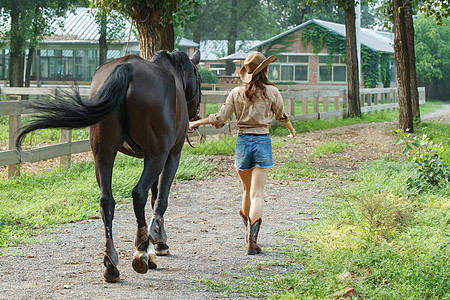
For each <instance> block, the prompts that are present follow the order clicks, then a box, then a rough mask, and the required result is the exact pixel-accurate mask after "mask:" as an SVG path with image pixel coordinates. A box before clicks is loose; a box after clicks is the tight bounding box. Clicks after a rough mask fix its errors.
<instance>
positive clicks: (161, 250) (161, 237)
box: [152, 182, 170, 256]
mask: <svg viewBox="0 0 450 300" xmlns="http://www.w3.org/2000/svg"><path fill="white" fill-rule="evenodd" d="M157 197H158V183H157V182H155V183H154V184H153V185H152V209H154V208H155V201H156V198H157ZM155 242H156V244H155V252H156V255H158V256H167V255H170V253H169V246H167V234H166V230H165V228H164V217H161V221H160V226H159V230H158V234H157V238H156V241H155Z"/></svg>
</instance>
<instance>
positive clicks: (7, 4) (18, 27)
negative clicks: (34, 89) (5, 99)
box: [0, 0, 71, 86]
mask: <svg viewBox="0 0 450 300" xmlns="http://www.w3.org/2000/svg"><path fill="white" fill-rule="evenodd" d="M70 3H71V1H65V0H14V1H13V0H0V8H2V11H1V13H2V18H3V20H4V21H5V22H10V25H11V26H10V30H9V32H7V33H6V37H7V39H8V41H9V49H10V60H9V84H10V86H23V83H24V68H25V67H24V64H25V49H26V48H27V47H29V55H28V67H27V74H28V79H27V84H29V76H30V75H29V74H30V70H31V63H32V58H33V53H34V49H35V47H36V45H37V43H38V42H39V40H40V39H42V37H43V36H44V35H45V34H48V33H49V32H51V27H50V26H51V23H52V21H53V20H54V19H55V18H56V17H58V16H61V15H63V14H64V12H65V10H66V8H67V7H68V5H70Z"/></svg>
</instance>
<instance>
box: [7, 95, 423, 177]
mask: <svg viewBox="0 0 450 300" xmlns="http://www.w3.org/2000/svg"><path fill="white" fill-rule="evenodd" d="M58 91H59V89H56V88H11V87H4V88H1V90H0V97H1V98H3V99H5V100H7V101H0V115H1V116H9V145H8V149H9V150H6V151H2V152H0V166H8V177H9V178H10V177H13V176H16V175H18V174H19V168H20V163H25V162H37V161H41V160H47V159H51V158H56V157H59V158H60V163H61V164H62V165H64V164H67V163H68V162H70V156H71V155H72V154H76V153H82V152H87V151H90V146H89V141H88V140H82V141H72V131H71V130H66V129H61V132H60V143H59V144H56V145H50V146H45V147H41V148H36V149H30V150H23V151H21V152H18V151H17V150H16V149H15V144H14V143H15V140H16V137H17V134H18V131H19V128H20V120H21V116H23V115H26V114H31V113H34V111H33V110H31V109H29V108H27V107H26V105H25V104H26V102H27V101H33V100H21V98H22V97H23V96H26V97H29V98H30V99H32V98H36V97H42V96H49V95H52V96H54V95H56V94H57V93H58ZM360 93H361V102H360V103H361V112H362V113H370V112H375V111H381V110H391V109H396V108H397V107H398V99H397V89H396V88H376V89H361V90H360ZM80 94H81V96H83V97H88V94H89V89H88V88H81V89H80ZM281 94H282V96H283V99H284V101H285V107H286V108H285V109H286V112H287V113H288V114H289V115H290V119H291V121H309V120H319V119H329V118H339V117H340V116H344V115H346V114H347V111H348V108H347V93H346V90H345V89H341V90H338V89H324V90H299V91H295V90H288V91H284V92H281ZM227 95H228V91H203V96H202V103H201V105H200V115H201V116H202V117H204V116H205V114H206V105H207V104H211V103H213V104H217V107H218V108H219V107H220V106H221V105H222V104H223V103H225V100H226V97H227ZM419 102H420V104H424V103H425V88H419ZM274 123H276V121H274ZM235 130H236V122H235V120H233V119H231V120H230V122H229V123H228V124H227V125H226V126H224V127H222V128H220V129H216V128H214V127H212V126H202V128H200V131H201V133H202V134H204V135H214V134H223V133H231V132H233V131H235Z"/></svg>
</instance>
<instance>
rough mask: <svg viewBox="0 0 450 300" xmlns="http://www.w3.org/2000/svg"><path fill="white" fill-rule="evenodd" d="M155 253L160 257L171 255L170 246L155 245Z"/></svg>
mask: <svg viewBox="0 0 450 300" xmlns="http://www.w3.org/2000/svg"><path fill="white" fill-rule="evenodd" d="M155 252H156V255H158V256H168V255H170V252H169V246H167V245H166V244H156V245H155Z"/></svg>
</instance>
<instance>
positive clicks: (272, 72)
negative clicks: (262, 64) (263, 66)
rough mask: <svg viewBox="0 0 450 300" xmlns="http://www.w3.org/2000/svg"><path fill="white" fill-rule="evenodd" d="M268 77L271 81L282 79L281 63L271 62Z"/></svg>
mask: <svg viewBox="0 0 450 300" xmlns="http://www.w3.org/2000/svg"><path fill="white" fill-rule="evenodd" d="M268 75H269V76H268V78H269V80H271V81H274V80H280V65H278V64H276V65H275V64H273V63H272V64H270V65H269V74H268Z"/></svg>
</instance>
